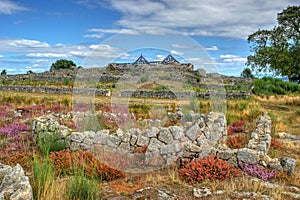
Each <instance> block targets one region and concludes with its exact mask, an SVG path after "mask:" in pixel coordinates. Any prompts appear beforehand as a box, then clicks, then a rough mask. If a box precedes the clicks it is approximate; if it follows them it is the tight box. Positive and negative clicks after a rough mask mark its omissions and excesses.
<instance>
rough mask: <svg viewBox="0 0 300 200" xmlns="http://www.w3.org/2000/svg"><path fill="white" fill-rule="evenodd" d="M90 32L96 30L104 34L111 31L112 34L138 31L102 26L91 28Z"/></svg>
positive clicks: (134, 33)
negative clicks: (104, 27)
mask: <svg viewBox="0 0 300 200" xmlns="http://www.w3.org/2000/svg"><path fill="white" fill-rule="evenodd" d="M88 32H96V33H99V34H100V35H102V36H103V34H104V33H111V34H129V35H136V34H138V32H137V31H136V30H133V29H102V28H92V29H89V30H88Z"/></svg>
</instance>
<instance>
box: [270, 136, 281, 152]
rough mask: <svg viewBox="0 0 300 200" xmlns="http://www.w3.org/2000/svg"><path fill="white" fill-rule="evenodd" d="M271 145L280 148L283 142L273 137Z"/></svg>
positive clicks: (273, 147)
mask: <svg viewBox="0 0 300 200" xmlns="http://www.w3.org/2000/svg"><path fill="white" fill-rule="evenodd" d="M270 146H271V148H272V149H278V150H281V149H282V145H281V143H280V142H278V141H277V140H276V139H275V138H272V139H271V145H270Z"/></svg>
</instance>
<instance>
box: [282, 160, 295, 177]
mask: <svg viewBox="0 0 300 200" xmlns="http://www.w3.org/2000/svg"><path fill="white" fill-rule="evenodd" d="M280 164H281V166H282V169H283V171H284V172H286V173H287V174H288V175H292V174H293V173H294V170H295V167H296V160H295V159H294V158H288V157H286V158H282V159H281V160H280Z"/></svg>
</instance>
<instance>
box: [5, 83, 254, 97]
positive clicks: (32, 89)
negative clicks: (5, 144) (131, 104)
mask: <svg viewBox="0 0 300 200" xmlns="http://www.w3.org/2000/svg"><path fill="white" fill-rule="evenodd" d="M0 90H4V91H16V92H28V93H46V94H81V95H85V94H86V95H95V96H110V95H111V92H110V90H108V89H105V90H104V89H89V88H84V89H82V88H74V89H73V88H67V87H48V86H21V85H0ZM120 95H121V96H122V97H135V98H160V99H176V98H177V99H189V98H191V97H193V96H196V97H197V98H199V99H210V98H222V99H225V98H226V99H245V98H247V97H249V96H250V94H249V93H246V92H236V93H226V94H225V93H209V92H204V93H195V92H193V91H185V92H172V91H165V90H161V91H152V90H135V91H133V90H125V91H121V92H120Z"/></svg>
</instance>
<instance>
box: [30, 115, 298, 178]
mask: <svg viewBox="0 0 300 200" xmlns="http://www.w3.org/2000/svg"><path fill="white" fill-rule="evenodd" d="M112 115H113V114H112ZM114 116H115V117H116V116H117V115H114ZM63 117H64V118H65V117H66V116H63ZM74 117H75V118H76V113H75V114H72V117H71V115H69V118H74ZM191 117H192V119H191V121H188V122H185V123H184V125H182V126H170V127H161V126H159V125H151V126H150V127H148V128H146V129H145V130H144V129H138V128H131V129H129V130H121V129H120V128H119V129H118V130H117V131H116V132H110V131H109V130H100V131H97V132H94V131H84V132H72V133H71V134H69V135H68V134H66V133H64V134H61V135H62V136H61V138H60V139H63V140H66V141H67V144H68V148H69V149H70V150H71V151H77V150H87V151H91V152H93V153H94V155H95V156H96V157H97V158H98V159H99V160H101V161H102V162H106V160H107V154H108V155H110V156H113V157H114V159H113V160H118V159H123V160H124V159H125V160H126V161H129V162H130V163H131V164H132V165H137V163H138V165H139V167H141V165H142V164H143V165H146V167H148V168H151V169H156V168H161V167H163V166H166V165H168V164H171V163H174V162H175V161H178V160H179V161H180V162H182V163H186V162H188V161H191V160H192V159H194V158H201V157H206V156H209V155H210V154H213V155H218V156H219V158H221V159H223V160H226V161H228V163H230V164H233V165H235V166H236V167H238V166H240V165H241V164H243V163H248V164H260V165H262V166H265V167H269V168H270V169H274V170H276V171H284V172H287V173H288V174H292V173H293V172H294V169H295V165H296V160H295V159H293V158H280V159H277V158H275V159H272V158H270V157H269V156H268V151H269V148H270V145H271V136H270V134H271V119H270V117H269V116H268V115H267V114H266V113H265V115H264V116H261V117H260V118H259V120H258V122H257V127H256V130H255V131H254V132H253V133H252V134H251V139H250V140H249V143H248V146H247V148H241V149H230V148H228V147H227V146H226V145H225V144H224V140H225V139H226V137H228V136H227V129H226V118H225V115H224V114H222V113H213V112H211V113H209V114H201V115H200V114H195V113H192V112H191ZM48 118H49V117H48ZM50 118H53V117H50ZM54 118H55V117H54ZM54 118H53V120H52V121H57V120H55V119H54ZM59 118H60V117H58V119H59ZM46 119H47V118H46ZM33 123H34V126H33V131H34V134H36V135H38V134H41V133H42V134H47V132H48V133H49V132H50V133H51V131H48V127H53V126H52V125H51V123H50V124H49V120H45V118H43V117H42V118H37V119H35V121H34V122H33ZM52 124H55V127H56V128H54V129H55V130H59V129H60V128H59V124H57V123H52ZM45 127H46V129H45ZM54 129H53V130H54ZM53 130H52V133H53ZM55 130H54V132H59V131H55ZM64 130H65V129H64ZM107 162H108V163H106V164H108V165H111V164H112V163H113V164H116V163H114V162H112V161H111V160H110V161H107ZM141 163H142V164H141ZM113 167H114V168H117V169H119V170H125V171H128V169H130V170H133V168H132V167H133V166H130V167H128V166H127V165H120V163H118V165H117V166H113ZM136 170H138V169H134V170H133V171H132V172H137V171H136Z"/></svg>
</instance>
